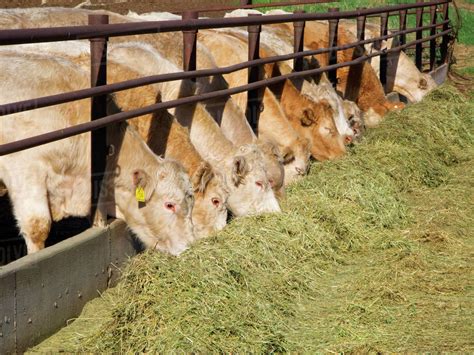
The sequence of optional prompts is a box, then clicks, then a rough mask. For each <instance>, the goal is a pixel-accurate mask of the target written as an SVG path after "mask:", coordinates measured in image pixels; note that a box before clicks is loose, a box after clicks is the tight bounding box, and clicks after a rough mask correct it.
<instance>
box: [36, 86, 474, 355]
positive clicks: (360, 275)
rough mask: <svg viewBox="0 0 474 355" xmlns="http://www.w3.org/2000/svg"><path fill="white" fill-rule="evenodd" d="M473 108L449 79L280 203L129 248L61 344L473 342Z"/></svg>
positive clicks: (427, 347) (278, 347) (247, 347)
mask: <svg viewBox="0 0 474 355" xmlns="http://www.w3.org/2000/svg"><path fill="white" fill-rule="evenodd" d="M473 118H474V104H473V103H472V102H468V101H467V100H466V99H465V98H464V97H463V96H462V95H461V94H460V93H459V92H458V91H457V90H456V89H455V88H453V87H451V86H448V85H445V86H444V87H442V88H440V89H438V90H436V91H435V92H433V93H432V94H431V95H429V97H427V98H426V99H425V100H424V101H423V102H422V103H420V104H417V105H413V106H410V107H408V108H406V109H405V110H403V111H402V112H399V113H392V114H390V115H389V116H387V118H386V120H385V122H384V123H383V124H382V125H381V126H380V127H378V128H377V129H373V130H371V131H369V132H368V133H367V135H366V137H365V138H364V141H363V142H362V143H360V144H358V145H357V146H355V147H354V148H353V149H352V152H351V154H349V155H348V156H347V157H345V158H344V159H340V160H337V161H333V162H327V163H323V164H321V163H315V164H313V165H312V168H311V172H310V174H309V176H308V177H306V178H305V179H304V180H302V181H301V182H299V183H297V184H295V185H293V186H291V187H290V188H289V191H288V193H287V198H286V200H285V201H284V202H283V205H282V209H283V213H281V214H276V215H267V216H258V217H252V218H243V219H238V220H235V221H232V223H230V225H228V226H227V227H226V228H225V230H224V231H222V232H220V233H218V234H216V235H215V236H213V237H210V238H208V239H206V240H203V241H201V242H199V243H197V244H196V245H194V246H193V247H192V248H191V249H190V250H189V251H187V252H185V253H184V254H183V255H182V256H181V257H179V258H173V257H167V256H165V255H162V254H159V253H154V252H146V253H144V254H142V255H139V256H138V257H136V258H134V259H133V260H131V262H130V264H129V265H128V267H127V268H126V270H125V271H124V276H123V280H122V281H121V282H120V284H119V285H118V286H117V287H116V289H114V290H113V292H110V293H109V295H107V296H106V297H105V298H103V299H102V300H100V305H101V307H104V306H105V307H106V309H107V312H106V313H107V315H106V316H104V318H102V321H101V322H100V326H98V327H97V329H94V330H93V331H90V330H89V331H86V332H85V333H80V332H76V333H72V334H73V335H71V332H70V333H69V337H70V338H69V339H68V342H66V343H68V344H70V345H68V346H69V347H66V349H64V344H65V341H64V339H62V340H60V342H59V343H58V342H57V343H56V344H61V345H56V346H58V347H57V348H56V350H58V349H61V348H62V349H64V350H68V351H91V352H104V351H107V352H168V351H171V350H177V351H184V352H201V353H207V352H211V351H212V352H255V353H262V352H274V351H275V352H283V351H296V352H303V351H305V352H306V351H308V352H313V351H324V352H326V351H338V352H340V351H463V352H464V351H469V350H470V351H472V350H474V349H473V343H472V334H474V332H473V331H474V329H473V327H472V324H473V323H474V322H473V319H472V310H473V308H474V307H472V306H473V305H472V299H473V294H472V290H473V287H472V286H473V285H472V274H470V272H469V270H471V269H470V267H471V266H472V264H471V265H470V262H472V252H473V234H474V233H473V232H474V230H473V226H474V221H473V215H474V214H473V212H474V211H473V206H472V201H473V200H474V188H473V186H472V177H473V174H472V172H473V171H472V160H471V159H472V153H473V132H474V130H473ZM470 258H471V259H470ZM471 271H472V270H471ZM79 321H81V319H79ZM96 321H97V320H94V319H93V317H92V323H95V322H96ZM85 324H87V322H86V323H85ZM52 344H54V343H50V344H49V346H50V348H49V349H51V346H52ZM43 349H44V348H43ZM37 350H41V347H40V348H38V349H37Z"/></svg>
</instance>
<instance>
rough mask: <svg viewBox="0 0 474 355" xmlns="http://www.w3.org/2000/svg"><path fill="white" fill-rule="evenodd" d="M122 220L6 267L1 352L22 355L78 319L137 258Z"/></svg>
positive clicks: (0, 295)
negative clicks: (132, 257) (74, 319)
mask: <svg viewBox="0 0 474 355" xmlns="http://www.w3.org/2000/svg"><path fill="white" fill-rule="evenodd" d="M136 250H137V248H136V242H135V241H134V239H133V238H132V237H131V235H130V234H129V232H128V231H127V229H126V226H125V223H123V222H122V221H114V222H113V223H112V224H111V225H110V226H108V227H107V228H104V229H102V228H91V229H88V230H87V231H85V232H83V233H81V234H79V235H77V236H75V237H73V238H70V239H68V240H65V241H64V242H61V243H59V244H56V245H54V246H52V247H49V248H46V249H44V250H42V251H40V252H38V253H36V254H33V255H29V256H26V257H24V258H21V259H19V260H17V261H15V262H13V263H11V264H8V265H7V266H4V267H0V354H8V353H21V352H23V351H24V350H26V349H27V348H28V347H30V346H33V345H35V344H37V343H39V342H40V341H42V340H43V339H45V338H46V337H48V336H50V335H51V334H53V333H54V332H56V331H57V330H58V329H60V328H62V327H64V326H65V325H66V322H67V321H68V320H69V319H71V318H74V317H77V316H78V315H79V314H80V312H81V310H82V308H83V307H84V305H85V303H86V302H88V301H89V300H91V299H93V298H95V297H97V296H98V295H99V292H102V291H104V290H105V289H107V288H108V287H109V286H112V285H114V284H115V283H116V281H117V279H118V276H119V274H120V270H119V267H120V266H121V265H122V264H123V263H124V262H125V261H126V260H128V258H129V257H130V256H133V255H135V254H136V252H137V251H136Z"/></svg>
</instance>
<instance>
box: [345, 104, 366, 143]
mask: <svg viewBox="0 0 474 355" xmlns="http://www.w3.org/2000/svg"><path fill="white" fill-rule="evenodd" d="M343 108H344V113H345V115H346V117H347V120H348V122H349V126H350V128H351V129H352V131H353V133H354V140H360V139H361V138H362V135H363V134H364V131H365V123H364V115H363V113H362V111H361V109H360V108H359V106H357V104H356V103H355V102H353V101H349V100H344V101H343Z"/></svg>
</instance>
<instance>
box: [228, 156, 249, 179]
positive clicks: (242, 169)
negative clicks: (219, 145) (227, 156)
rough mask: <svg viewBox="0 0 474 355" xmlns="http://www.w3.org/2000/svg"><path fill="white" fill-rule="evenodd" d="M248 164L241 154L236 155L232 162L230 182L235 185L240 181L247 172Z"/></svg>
mask: <svg viewBox="0 0 474 355" xmlns="http://www.w3.org/2000/svg"><path fill="white" fill-rule="evenodd" d="M248 169H249V168H248V164H247V161H246V160H245V158H244V157H243V156H236V157H235V158H234V161H233V162H232V182H233V183H234V185H235V186H239V184H241V183H242V181H243V180H244V178H245V176H246V175H247V173H248V171H249V170H248Z"/></svg>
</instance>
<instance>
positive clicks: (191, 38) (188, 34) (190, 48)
mask: <svg viewBox="0 0 474 355" xmlns="http://www.w3.org/2000/svg"><path fill="white" fill-rule="evenodd" d="M182 18H183V20H195V19H197V18H199V13H198V12H197V11H184V12H183V14H182ZM196 53H197V30H186V31H183V70H184V71H194V70H196ZM191 80H192V81H196V79H191Z"/></svg>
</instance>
